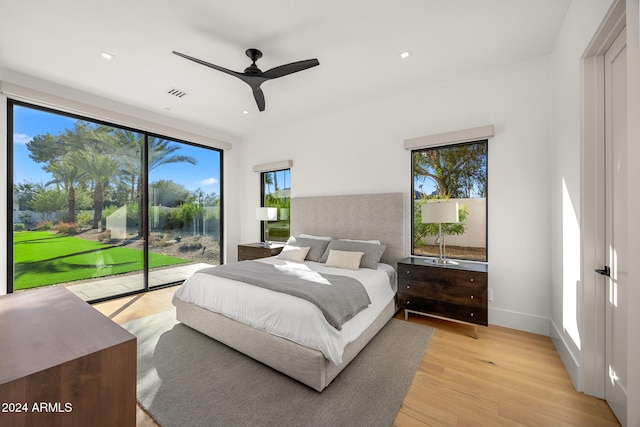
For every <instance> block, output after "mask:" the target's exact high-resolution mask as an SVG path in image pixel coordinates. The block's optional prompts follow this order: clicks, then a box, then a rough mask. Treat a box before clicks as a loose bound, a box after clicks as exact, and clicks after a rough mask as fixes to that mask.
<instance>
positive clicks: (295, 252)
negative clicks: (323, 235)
mask: <svg viewBox="0 0 640 427" xmlns="http://www.w3.org/2000/svg"><path fill="white" fill-rule="evenodd" d="M309 249H310V247H309V246H305V247H299V246H290V245H284V248H282V252H280V253H279V254H278V256H277V257H276V258H279V259H284V260H287V261H297V262H302V261H304V259H305V258H306V257H307V254H308V253H309Z"/></svg>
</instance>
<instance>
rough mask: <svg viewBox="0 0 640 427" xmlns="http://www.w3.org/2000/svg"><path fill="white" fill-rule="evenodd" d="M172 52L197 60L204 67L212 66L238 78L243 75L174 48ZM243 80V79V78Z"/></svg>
mask: <svg viewBox="0 0 640 427" xmlns="http://www.w3.org/2000/svg"><path fill="white" fill-rule="evenodd" d="M172 52H173V53H174V54H176V55H178V56H181V57H183V58H186V59H188V60H190V61H193V62H197V63H198V64H202V65H204V66H205V67H209V68H213V69H214V70H218V71H222V72H223V73H227V74H230V75H232V76H234V77H238V78H240V79H242V78H243V77H244V75H243V74H242V73H238V72H237V71H233V70H229V69H227V68H224V67H220V66H219V65H215V64H210V63H208V62H206V61H203V60H202V59H198V58H194V57H192V56H189V55H185V54H184V53H180V52H176V51H175V50H174V51H172ZM243 80H244V79H243Z"/></svg>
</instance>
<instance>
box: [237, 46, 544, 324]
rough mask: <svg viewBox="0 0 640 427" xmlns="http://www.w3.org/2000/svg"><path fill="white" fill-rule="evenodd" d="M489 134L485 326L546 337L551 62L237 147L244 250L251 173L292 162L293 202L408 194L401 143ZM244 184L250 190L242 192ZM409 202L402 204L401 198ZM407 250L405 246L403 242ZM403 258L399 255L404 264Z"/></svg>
mask: <svg viewBox="0 0 640 427" xmlns="http://www.w3.org/2000/svg"><path fill="white" fill-rule="evenodd" d="M487 124H493V125H494V126H495V137H493V138H491V139H490V141H489V159H488V169H489V171H488V174H489V177H488V179H489V182H488V195H489V200H488V206H489V221H488V223H489V224H488V227H489V241H488V247H489V287H490V288H492V289H493V296H494V301H493V302H491V303H490V311H489V322H490V323H492V324H497V325H504V326H508V327H513V328H517V329H522V330H526V331H532V332H536V333H542V334H547V335H548V334H549V317H550V315H551V311H550V306H549V302H550V301H551V294H550V291H551V273H550V267H549V265H550V261H551V259H550V251H549V244H550V243H549V242H550V237H551V235H550V217H549V210H550V206H549V194H548V193H549V187H550V184H549V175H550V171H551V165H550V157H549V154H550V139H551V69H550V60H549V57H541V58H537V59H534V60H530V61H526V62H522V63H518V64H514V65H510V66H506V67H501V68H496V69H493V70H489V71H485V72H482V73H477V74H475V75H472V76H470V77H467V78H464V79H460V80H455V81H451V82H448V83H446V84H441V85H437V86H433V87H427V88H424V89H420V90H416V91H414V92H412V93H407V94H401V95H398V96H396V97H394V98H391V99H387V100H384V101H380V102H376V103H372V104H369V105H364V106H360V107H358V108H355V109H350V110H345V111H339V112H336V113H334V114H331V115H328V116H325V117H321V118H318V119H315V120H311V121H307V122H303V123H298V124H296V125H294V126H289V127H285V128H280V129H276V130H270V131H267V132H263V133H261V134H260V135H258V136H256V137H253V138H250V139H248V140H246V141H244V144H243V145H244V147H243V149H244V153H243V161H242V175H243V189H244V192H243V196H242V197H243V207H244V209H243V212H242V227H241V228H242V232H241V238H242V240H243V241H246V242H251V241H256V240H257V239H258V238H259V235H260V234H259V224H258V222H257V221H255V220H254V218H253V215H252V212H253V210H252V208H253V207H255V206H257V205H258V203H259V200H260V192H259V191H260V188H259V184H258V183H259V181H258V178H257V177H256V174H255V173H254V172H252V166H253V165H255V164H261V163H267V162H272V161H278V160H285V159H291V160H293V168H292V169H291V183H292V190H291V191H292V196H293V197H295V196H311V195H328V194H351V193H380V192H405V193H407V194H408V193H409V192H410V189H411V162H410V152H409V151H406V150H405V149H404V148H403V142H404V140H405V139H409V138H414V137H419V136H424V135H431V134H437V133H441V132H447V131H454V130H460V129H466V128H472V127H476V126H483V125H487ZM247 184H248V185H247ZM407 200H408V198H407ZM407 240H410V239H407ZM409 253H410V251H409V248H408V247H407V248H406V254H409Z"/></svg>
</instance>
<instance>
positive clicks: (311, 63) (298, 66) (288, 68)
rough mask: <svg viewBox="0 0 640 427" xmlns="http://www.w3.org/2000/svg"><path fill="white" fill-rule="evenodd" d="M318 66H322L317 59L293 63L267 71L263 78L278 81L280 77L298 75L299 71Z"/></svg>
mask: <svg viewBox="0 0 640 427" xmlns="http://www.w3.org/2000/svg"><path fill="white" fill-rule="evenodd" d="M316 65H320V62H319V61H318V60H317V59H315V58H314V59H306V60H304V61H298V62H292V63H290V64H285V65H281V66H279V67H275V68H272V69H270V70H267V71H265V72H264V73H262V77H264V78H265V79H277V78H278V77H282V76H286V75H287V74H292V73H297V72H298V71H302V70H306V69H307V68H311V67H315V66H316Z"/></svg>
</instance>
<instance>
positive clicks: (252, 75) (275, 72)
mask: <svg viewBox="0 0 640 427" xmlns="http://www.w3.org/2000/svg"><path fill="white" fill-rule="evenodd" d="M173 53H174V54H176V55H178V56H181V57H183V58H186V59H189V60H191V61H193V62H197V63H198V64H202V65H205V66H207V67H210V68H213V69H214V70H218V71H222V72H223V73H227V74H230V75H232V76H234V77H237V78H239V79H240V80H242V81H243V82H245V83H247V84H248V85H249V86H251V89H252V90H253V97H254V98H255V99H256V103H257V104H258V109H259V110H260V111H264V106H265V103H264V93H263V92H262V89H260V85H261V84H262V83H264V82H266V81H267V80H271V79H277V78H278V77H282V76H286V75H287V74H292V73H297V72H298V71H302V70H306V69H307V68H311V67H315V66H316V65H320V62H318V60H317V59H315V58H314V59H306V60H304V61H298V62H292V63H290V64H285V65H281V66H279V67H275V68H272V69H270V70H267V71H264V72H263V71H261V70H260V69H259V68H258V66H257V65H256V61H257V60H258V59H260V58H262V52H260V51H259V50H258V49H253V48H252V49H247V51H246V52H245V53H246V54H247V56H248V57H249V58H250V59H251V61H253V63H252V64H251V65H249V66H248V67H247V68H245V69H244V72H242V73H239V72H237V71H232V70H228V69H226V68H224V67H220V66H218V65H214V64H210V63H208V62H206V61H203V60H201V59H198V58H194V57H192V56H189V55H185V54H184V53H180V52H176V51H175V50H174V51H173Z"/></svg>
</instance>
